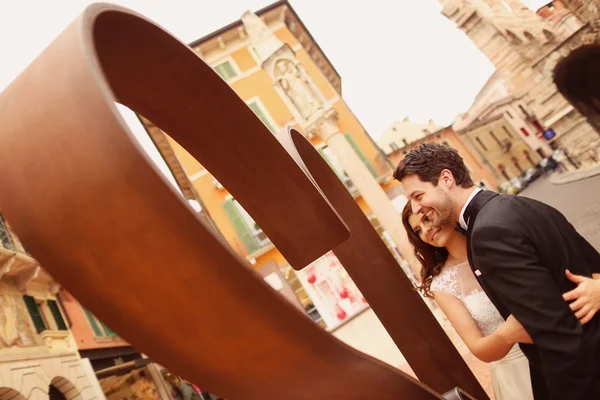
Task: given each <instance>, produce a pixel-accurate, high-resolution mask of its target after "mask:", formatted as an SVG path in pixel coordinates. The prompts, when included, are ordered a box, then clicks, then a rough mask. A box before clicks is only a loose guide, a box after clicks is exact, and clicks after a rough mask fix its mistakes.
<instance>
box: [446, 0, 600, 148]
mask: <svg viewBox="0 0 600 400" xmlns="http://www.w3.org/2000/svg"><path fill="white" fill-rule="evenodd" d="M440 2H441V4H442V6H443V10H442V13H443V14H444V15H445V16H446V17H447V18H449V19H450V20H451V21H453V22H454V23H455V24H456V25H457V27H458V28H460V29H461V30H463V31H464V32H465V33H466V34H467V36H468V37H469V38H470V39H471V40H472V41H473V43H474V44H475V45H476V46H477V47H478V48H479V49H480V50H481V51H482V52H483V53H484V55H486V56H487V58H488V59H489V60H490V61H491V62H492V63H493V64H494V66H495V67H496V74H495V78H496V79H497V80H501V81H502V82H503V84H504V85H505V86H506V87H507V89H508V91H509V92H510V94H512V95H514V96H516V97H522V98H523V102H524V104H525V105H526V106H527V108H528V109H530V110H531V113H530V114H529V115H528V117H527V120H528V122H530V123H532V124H533V125H536V126H539V132H534V134H535V135H537V134H539V133H542V134H543V133H544V132H545V131H546V130H548V129H551V130H552V131H553V132H554V133H555V134H556V135H555V136H554V137H553V138H552V140H551V141H550V142H549V144H550V145H551V146H552V147H553V148H558V147H562V148H566V149H568V150H569V152H570V153H571V154H572V155H574V156H576V157H577V156H579V155H581V154H584V153H585V152H587V151H588V149H589V147H590V146H591V145H593V142H594V141H595V140H596V139H597V137H598V135H597V134H595V132H594V130H593V128H592V126H591V125H590V124H589V123H588V122H587V120H586V119H585V118H584V117H582V115H581V114H580V113H579V112H578V111H577V110H576V109H575V108H574V107H573V106H572V105H571V104H569V102H568V101H567V100H566V99H565V98H564V97H563V96H562V95H561V93H560V92H559V90H558V88H557V87H556V85H555V84H554V79H553V71H554V67H555V65H556V63H557V62H558V60H560V59H561V58H562V57H564V55H565V54H568V53H569V51H570V50H569V48H570V47H571V43H574V42H578V41H579V39H578V38H579V37H580V36H581V35H583V34H584V33H585V31H586V29H587V28H586V26H585V25H584V24H583V23H582V22H581V21H580V20H579V19H577V18H574V17H573V15H566V13H565V12H564V11H563V12H562V15H561V16H558V17H554V18H550V16H549V15H548V14H547V13H540V14H539V15H538V14H536V13H535V12H533V11H531V10H529V9H528V8H527V7H526V6H524V5H523V4H522V3H521V2H520V1H518V0H441V1H440ZM474 107H476V108H479V107H483V108H485V105H483V106H481V105H477V104H474Z"/></svg>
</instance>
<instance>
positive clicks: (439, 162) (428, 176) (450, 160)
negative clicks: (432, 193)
mask: <svg viewBox="0 0 600 400" xmlns="http://www.w3.org/2000/svg"><path fill="white" fill-rule="evenodd" d="M445 169H447V170H449V171H450V172H452V175H454V179H455V180H456V184H457V185H458V186H460V187H462V188H465V189H466V188H470V187H472V186H474V185H475V184H474V183H473V180H472V179H471V176H470V175H469V171H468V170H467V167H466V166H465V163H464V161H463V159H462V157H461V156H459V155H458V152H457V151H456V150H455V149H453V148H452V147H450V146H445V145H442V144H439V143H434V142H428V143H423V144H421V145H419V146H418V147H416V148H414V149H412V150H411V151H410V152H409V153H408V154H407V155H406V157H404V159H403V160H402V161H400V163H399V164H398V167H396V170H395V171H394V179H397V180H398V181H402V179H404V178H406V177H407V176H408V175H417V176H418V177H419V179H420V180H422V181H423V182H429V183H432V184H433V185H434V186H437V184H438V180H439V179H440V174H441V173H442V171H443V170H445Z"/></svg>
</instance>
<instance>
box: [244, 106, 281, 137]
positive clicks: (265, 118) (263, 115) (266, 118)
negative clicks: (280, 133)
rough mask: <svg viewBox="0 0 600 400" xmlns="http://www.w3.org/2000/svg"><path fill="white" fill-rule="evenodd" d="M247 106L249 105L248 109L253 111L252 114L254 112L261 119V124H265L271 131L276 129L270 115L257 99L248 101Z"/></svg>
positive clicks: (273, 131)
mask: <svg viewBox="0 0 600 400" xmlns="http://www.w3.org/2000/svg"><path fill="white" fill-rule="evenodd" d="M248 107H250V109H251V110H252V111H254V114H256V116H257V117H258V118H259V119H260V120H261V121H262V123H263V124H265V126H266V127H267V128H268V129H269V130H270V131H271V132H272V133H275V132H276V131H277V130H276V128H275V124H274V123H273V120H272V119H271V116H270V115H269V114H268V113H267V111H266V110H265V108H264V107H263V105H262V104H261V103H260V101H259V100H252V101H250V102H249V103H248Z"/></svg>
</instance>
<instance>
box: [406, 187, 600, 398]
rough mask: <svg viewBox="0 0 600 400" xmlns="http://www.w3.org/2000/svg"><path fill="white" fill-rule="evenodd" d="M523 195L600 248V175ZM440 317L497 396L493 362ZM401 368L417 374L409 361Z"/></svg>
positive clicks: (530, 190)
mask: <svg viewBox="0 0 600 400" xmlns="http://www.w3.org/2000/svg"><path fill="white" fill-rule="evenodd" d="M521 195H522V196H526V197H530V198H532V199H536V200H540V201H543V202H544V203H547V204H549V205H551V206H552V207H554V208H556V209H558V210H559V211H561V212H562V213H563V214H564V215H565V216H566V217H567V219H568V220H569V221H570V222H571V223H572V224H573V225H574V226H575V228H576V229H577V230H578V231H579V233H581V234H582V235H583V236H584V237H585V238H586V239H587V240H588V241H589V242H590V243H591V244H592V245H593V246H595V247H596V248H597V249H600V176H595V177H592V178H589V179H585V180H581V181H577V182H573V183H569V184H564V185H554V184H552V183H551V182H550V178H549V177H543V178H540V179H539V180H537V181H536V182H534V183H533V184H532V185H530V186H529V187H528V188H527V189H525V190H524V191H523V192H522V193H521ZM439 319H440V323H441V324H442V326H443V327H444V330H445V331H446V333H447V334H448V336H449V337H450V339H451V340H452V342H453V343H454V345H455V346H456V348H457V349H458V351H459V352H460V354H461V355H462V357H463V358H464V360H465V361H466V363H467V365H468V366H469V368H471V370H472V371H473V373H474V374H475V377H476V378H477V379H478V380H479V382H480V383H481V385H482V386H483V388H484V389H485V390H486V392H487V393H488V394H489V395H490V397H491V398H493V392H492V381H491V377H490V366H489V364H486V363H484V362H481V361H479V360H478V359H477V358H475V357H474V356H473V355H472V354H471V353H470V352H469V350H468V349H467V348H466V346H465V344H464V343H463V342H462V340H461V339H460V337H459V336H458V334H457V333H456V331H454V329H453V328H452V326H451V325H450V323H449V322H448V321H447V320H446V319H445V318H444V317H441V318H439ZM399 368H400V369H401V370H403V371H405V372H407V373H409V374H411V375H413V376H414V373H413V372H412V371H411V369H410V367H409V366H408V365H407V364H404V365H401V366H399Z"/></svg>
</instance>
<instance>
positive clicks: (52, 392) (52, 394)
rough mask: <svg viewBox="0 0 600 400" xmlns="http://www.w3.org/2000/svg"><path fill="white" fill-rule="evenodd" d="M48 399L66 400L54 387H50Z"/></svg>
mask: <svg viewBox="0 0 600 400" xmlns="http://www.w3.org/2000/svg"><path fill="white" fill-rule="evenodd" d="M48 397H49V398H50V400H67V398H66V397H65V395H64V394H62V392H61V391H60V390H58V389H57V388H56V387H55V386H54V385H50V390H49V391H48Z"/></svg>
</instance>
